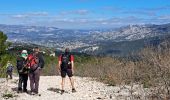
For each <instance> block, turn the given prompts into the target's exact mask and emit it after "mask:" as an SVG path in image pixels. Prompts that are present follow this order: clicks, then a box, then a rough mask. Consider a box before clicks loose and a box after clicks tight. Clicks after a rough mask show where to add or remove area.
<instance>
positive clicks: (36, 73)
mask: <svg viewBox="0 0 170 100" xmlns="http://www.w3.org/2000/svg"><path fill="white" fill-rule="evenodd" d="M27 63H28V66H29V69H30V71H29V79H30V88H31V95H35V94H38V92H39V91H38V88H39V80H40V74H41V70H42V68H43V67H44V58H43V55H42V54H41V53H40V52H39V48H38V47H36V48H34V51H33V53H31V54H30V55H29V56H28V59H27Z"/></svg>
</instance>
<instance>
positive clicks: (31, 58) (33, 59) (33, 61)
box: [27, 54, 38, 68]
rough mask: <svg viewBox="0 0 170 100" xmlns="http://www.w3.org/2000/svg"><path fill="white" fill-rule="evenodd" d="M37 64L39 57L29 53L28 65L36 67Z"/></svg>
mask: <svg viewBox="0 0 170 100" xmlns="http://www.w3.org/2000/svg"><path fill="white" fill-rule="evenodd" d="M35 64H38V57H36V56H35V55H34V54H30V55H28V58H27V66H28V67H29V68H34V67H35Z"/></svg>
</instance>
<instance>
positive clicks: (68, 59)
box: [58, 48, 76, 94]
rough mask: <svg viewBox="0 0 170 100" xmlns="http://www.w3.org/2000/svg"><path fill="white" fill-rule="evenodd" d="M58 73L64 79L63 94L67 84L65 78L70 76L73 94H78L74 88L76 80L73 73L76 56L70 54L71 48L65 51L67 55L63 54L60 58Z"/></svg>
mask: <svg viewBox="0 0 170 100" xmlns="http://www.w3.org/2000/svg"><path fill="white" fill-rule="evenodd" d="M58 71H59V73H60V74H61V77H62V82H61V85H62V90H61V94H63V93H64V84H65V77H66V75H68V77H69V79H70V83H71V86H72V92H76V90H75V87H74V79H73V77H72V76H73V73H74V56H73V55H71V54H70V50H69V48H66V49H65V53H64V54H61V55H60V56H59V61H58Z"/></svg>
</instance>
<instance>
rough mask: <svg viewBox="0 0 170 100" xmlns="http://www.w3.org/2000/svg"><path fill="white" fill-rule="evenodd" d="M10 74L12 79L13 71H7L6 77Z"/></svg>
mask: <svg viewBox="0 0 170 100" xmlns="http://www.w3.org/2000/svg"><path fill="white" fill-rule="evenodd" d="M8 76H9V77H10V79H12V72H8V71H7V72H6V78H8Z"/></svg>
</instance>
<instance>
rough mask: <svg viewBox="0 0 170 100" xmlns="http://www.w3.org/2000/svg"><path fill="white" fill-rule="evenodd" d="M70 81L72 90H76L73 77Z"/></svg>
mask: <svg viewBox="0 0 170 100" xmlns="http://www.w3.org/2000/svg"><path fill="white" fill-rule="evenodd" d="M69 79H70V83H71V86H72V89H75V87H74V79H73V77H69Z"/></svg>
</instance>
